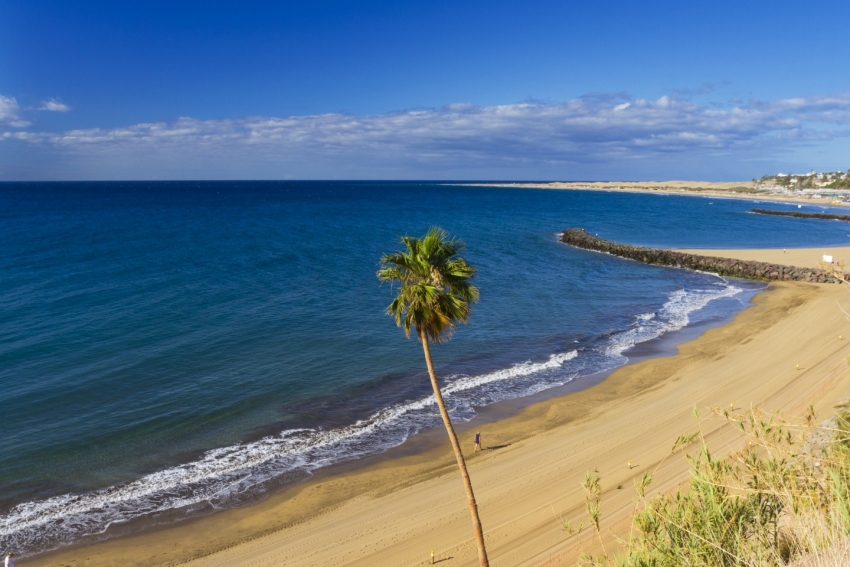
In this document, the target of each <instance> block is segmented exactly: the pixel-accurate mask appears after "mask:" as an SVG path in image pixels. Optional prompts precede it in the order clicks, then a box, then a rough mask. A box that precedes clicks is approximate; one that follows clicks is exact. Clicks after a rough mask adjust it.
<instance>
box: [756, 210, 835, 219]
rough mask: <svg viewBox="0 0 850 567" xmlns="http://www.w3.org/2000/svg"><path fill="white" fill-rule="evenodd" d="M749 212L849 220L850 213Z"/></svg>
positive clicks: (799, 217) (800, 217)
mask: <svg viewBox="0 0 850 567" xmlns="http://www.w3.org/2000/svg"><path fill="white" fill-rule="evenodd" d="M750 212H751V213H756V214H757V215H773V216H776V217H795V218H798V219H821V220H841V221H850V215H839V214H834V213H799V212H796V211H774V210H772V209H750Z"/></svg>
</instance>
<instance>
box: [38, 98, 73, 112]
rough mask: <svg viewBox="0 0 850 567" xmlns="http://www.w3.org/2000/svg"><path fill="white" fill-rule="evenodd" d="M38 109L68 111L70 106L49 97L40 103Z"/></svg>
mask: <svg viewBox="0 0 850 567" xmlns="http://www.w3.org/2000/svg"><path fill="white" fill-rule="evenodd" d="M38 109H39V110H48V111H50V112H69V111H70V110H71V107H70V106H68V105H67V104H65V103H63V102H59V101H58V100H56V99H55V98H49V99H47V100H45V101H44V102H42V103H41V106H40V107H38Z"/></svg>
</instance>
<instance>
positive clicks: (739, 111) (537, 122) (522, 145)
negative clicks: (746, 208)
mask: <svg viewBox="0 0 850 567" xmlns="http://www.w3.org/2000/svg"><path fill="white" fill-rule="evenodd" d="M54 102H55V101H54ZM56 104H61V103H56ZM4 105H5V106H4ZM62 107H63V109H62V111H64V110H67V107H66V106H65V105H62ZM51 110H54V109H51ZM55 110H60V109H59V108H56V109H55ZM4 119H5V122H4ZM4 123H5V125H6V126H7V128H6V129H5V130H6V131H0V138H2V139H4V140H6V141H7V143H8V142H10V141H11V140H19V141H22V142H25V143H26V144H27V145H28V146H31V147H30V151H31V152H35V153H39V152H40V151H43V152H44V153H45V154H48V155H50V156H54V157H56V156H64V157H65V158H72V157H73V158H75V159H78V160H82V162H81V163H87V164H89V165H88V166H83V167H96V163H97V162H98V161H99V160H105V159H108V160H111V161H112V162H113V165H114V164H120V163H122V162H128V163H129V162H132V161H133V160H134V158H139V159H142V160H143V161H144V163H145V164H147V165H146V166H145V165H143V164H139V163H137V164H136V166H135V167H133V168H132V169H133V171H134V172H135V173H134V175H139V174H141V175H142V177H145V175H144V172H145V171H148V170H149V171H150V173H149V174H148V175H147V177H148V178H157V177H160V176H159V175H154V174H153V173H156V171H155V170H157V168H164V170H165V171H169V172H171V174H172V176H173V177H185V176H183V175H181V174H180V171H181V169H180V163H183V164H184V166H185V167H184V170H185V171H187V172H188V171H189V170H197V167H203V164H209V163H217V167H218V169H217V170H216V171H219V172H226V171H237V170H239V167H241V166H244V167H246V168H251V167H254V168H257V167H259V169H260V170H262V171H264V172H267V174H268V173H270V172H274V171H276V167H277V169H279V170H280V171H281V172H282V171H284V169H286V168H288V171H296V172H297V171H300V172H302V173H301V174H300V176H301V177H318V178H321V177H327V178H331V177H335V175H333V174H331V175H324V176H323V175H322V171H328V172H333V171H335V170H340V171H353V170H352V169H351V168H355V169H356V170H358V171H366V170H367V169H366V168H368V167H372V168H373V169H374V170H375V171H385V172H389V173H391V172H393V171H403V170H407V171H413V172H416V171H424V172H427V171H429V170H433V169H434V168H442V169H443V170H445V171H460V170H469V169H470V168H473V169H474V168H480V169H481V170H482V171H484V170H486V169H487V168H491V169H492V168H497V169H499V170H503V171H504V170H510V169H511V168H512V167H518V168H527V167H528V166H533V165H535V164H538V165H540V166H546V167H550V166H552V165H553V164H588V163H598V164H605V163H611V162H614V161H620V160H636V159H646V158H665V157H671V156H676V155H689V156H695V155H718V154H724V153H730V152H741V153H749V154H750V155H754V152H756V153H758V154H759V155H766V154H771V153H776V152H782V151H788V150H789V149H792V148H795V147H799V146H801V145H807V144H809V145H811V144H819V143H824V142H827V141H829V140H834V139H837V138H847V137H850V128H848V124H850V92H843V93H836V94H830V95H819V96H810V97H799V98H788V99H780V100H775V101H759V100H752V101H748V102H745V103H744V102H739V103H737V104H734V103H732V104H726V105H706V104H698V103H696V102H693V101H691V100H689V99H685V98H679V97H675V96H674V97H669V96H664V97H661V98H659V99H658V100H655V101H647V100H643V99H632V98H630V97H629V96H628V95H624V94H596V95H587V96H583V97H580V98H576V99H571V100H568V101H566V102H562V103H557V104H542V103H519V104H508V105H498V106H485V107H479V106H474V105H471V104H450V105H446V106H444V107H443V108H440V109H415V110H407V111H399V112H393V113H388V114H381V115H372V116H351V115H346V114H341V113H330V114H318V115H306V116H289V117H283V118H276V117H245V118H232V119H223V120H200V119H195V118H188V117H184V118H179V119H177V120H174V121H172V122H155V123H140V124H135V125H131V126H127V127H121V128H111V129H106V128H91V129H79V130H68V131H64V132H37V131H32V130H24V129H23V128H26V127H28V126H29V125H30V124H29V123H28V122H25V121H23V120H21V119H20V109H18V107H17V103H16V102H15V99H13V98H9V97H0V124H4ZM222 160H224V162H222ZM228 163H229V164H230V166H229V167H227V164H228ZM278 166H279V167H278ZM193 168H194V169H193ZM346 168H347V169H346ZM249 172H250V169H249V170H247V171H246V172H245V173H249ZM264 176H267V175H264ZM380 176H381V175H375V177H380ZM234 177H243V178H244V177H246V176H245V175H235V176H234ZM247 177H250V175H247Z"/></svg>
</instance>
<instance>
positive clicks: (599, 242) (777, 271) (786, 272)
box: [561, 228, 842, 283]
mask: <svg viewBox="0 0 850 567" xmlns="http://www.w3.org/2000/svg"><path fill="white" fill-rule="evenodd" d="M561 242H563V243H565V244H569V245H570V246H575V247H577V248H584V249H585V250H594V251H596V252H605V253H606V254H611V255H612V256H619V257H621V258H628V259H629V260H637V261H638V262H643V263H644V264H655V265H657V266H669V267H672V268H688V269H691V270H700V271H702V272H712V273H714V274H719V275H721V276H732V277H736V278H747V279H751V280H762V281H795V282H813V283H841V281H842V280H841V279H840V278H838V277H836V276H834V275H832V274H830V273H829V272H826V271H824V270H819V269H814V268H797V267H794V266H783V265H781V264H768V263H767V262H753V261H747V260H734V259H732V258H720V257H717V256H699V255H696V254H685V253H683V252H674V251H672V250H664V249H660V248H645V247H643V246H630V245H628V244H619V243H617V242H611V241H609V240H603V239H601V238H597V237H595V236H593V235H590V234H588V233H587V232H585V230H584V229H583V228H571V229H569V230H565V231H564V232H562V233H561Z"/></svg>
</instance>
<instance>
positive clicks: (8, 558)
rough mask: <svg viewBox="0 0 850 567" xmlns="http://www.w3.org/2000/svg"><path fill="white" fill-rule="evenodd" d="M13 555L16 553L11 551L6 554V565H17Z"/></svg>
mask: <svg viewBox="0 0 850 567" xmlns="http://www.w3.org/2000/svg"><path fill="white" fill-rule="evenodd" d="M13 555H14V553H12V552H11V551H10V552H9V553H7V554H6V565H5V567H15V562H14V561H13V560H12V556H13Z"/></svg>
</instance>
